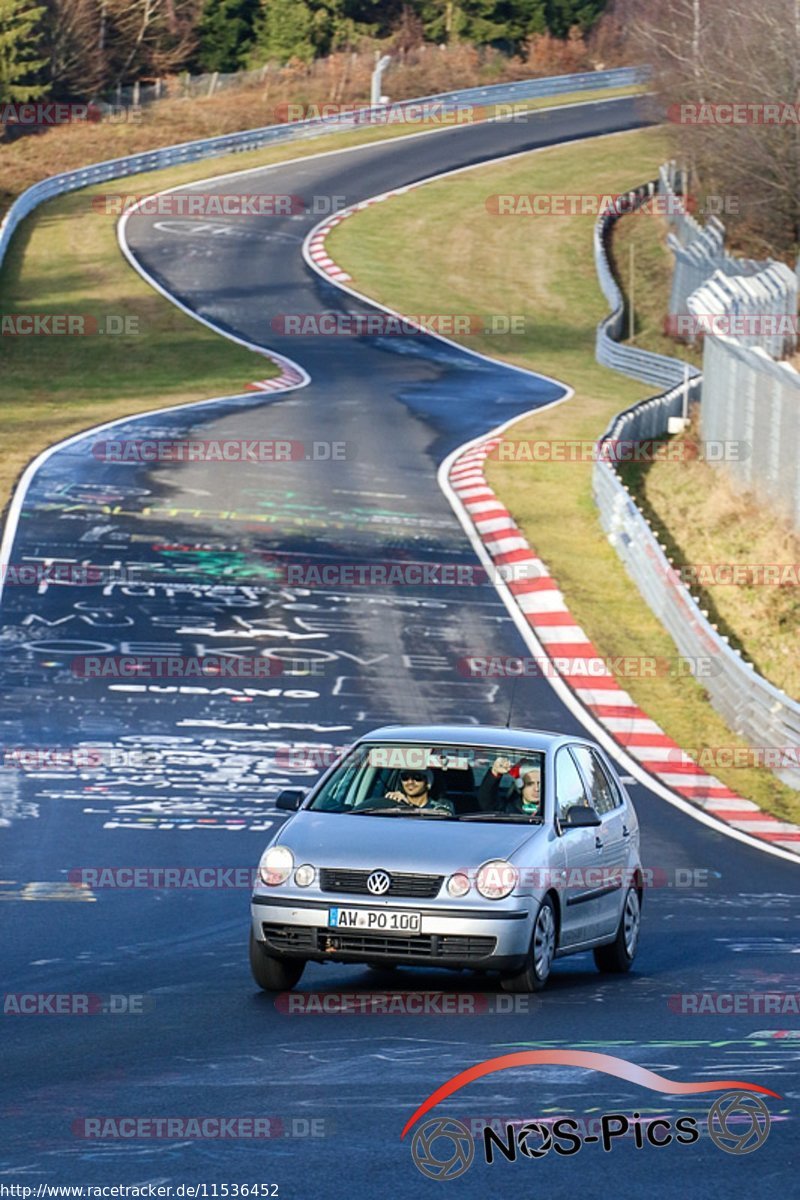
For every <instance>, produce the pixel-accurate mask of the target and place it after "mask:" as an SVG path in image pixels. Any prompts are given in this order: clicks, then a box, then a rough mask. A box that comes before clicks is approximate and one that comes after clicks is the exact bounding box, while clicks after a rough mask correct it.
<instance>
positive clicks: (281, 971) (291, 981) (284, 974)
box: [250, 929, 306, 992]
mask: <svg viewBox="0 0 800 1200" xmlns="http://www.w3.org/2000/svg"><path fill="white" fill-rule="evenodd" d="M305 967H306V963H305V959H303V958H275V956H274V955H273V954H270V953H268V951H267V950H266V949H265V948H264V946H263V945H262V943H261V942H259V941H258V940H257V939H256V938H255V937H254V935H253V931H252V929H251V930H250V970H251V971H252V972H253V979H255V981H256V983H257V984H258V986H259V987H260V988H263V989H264V991H265V992H286V991H288V990H289V989H290V988H293V987H294V985H295V984H296V983H297V982H298V981H299V979H300V976H301V975H302V974H303V971H304V970H305Z"/></svg>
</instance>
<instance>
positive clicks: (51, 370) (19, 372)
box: [0, 88, 637, 510]
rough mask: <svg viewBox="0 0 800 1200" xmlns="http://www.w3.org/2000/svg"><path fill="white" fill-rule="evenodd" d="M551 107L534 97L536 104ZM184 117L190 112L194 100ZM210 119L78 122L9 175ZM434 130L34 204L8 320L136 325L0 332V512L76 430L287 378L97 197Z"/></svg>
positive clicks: (347, 137) (381, 132)
mask: <svg viewBox="0 0 800 1200" xmlns="http://www.w3.org/2000/svg"><path fill="white" fill-rule="evenodd" d="M635 90H637V89H632V88H620V89H616V90H614V91H613V92H612V91H608V92H606V91H600V90H598V91H596V92H592V93H570V94H569V95H565V96H562V97H556V98H555V99H548V100H547V102H546V103H547V104H552V103H564V104H569V103H579V102H585V101H587V100H591V99H597V98H600V97H606V98H611V96H612V95H617V94H623V95H624V94H628V93H630V92H632V91H635ZM544 103H545V102H544V101H541V102H539V101H534V102H532V103H531V107H542V106H543V105H544ZM175 105H178V106H180V102H177V101H176V102H175ZM189 107H191V106H189ZM200 108H201V110H202V105H201V106H200ZM179 111H181V112H186V111H187V110H186V106H184V107H183V108H180V109H179ZM235 111H238V110H235ZM206 118H208V119H210V116H209V113H206V114H205V116H204V115H203V112H202V111H201V112H200V114H199V115H197V116H196V117H195V118H194V119H195V121H196V122H197V128H195V126H194V125H192V124H191V123H190V124H189V125H188V126H183V125H180V126H178V127H177V128H175V127H174V126H173V125H171V124H169V123H168V124H167V125H166V128H165V125H164V124H163V123H161V122H160V123H158V124H156V123H153V125H152V126H150V125H148V124H143V125H142V126H134V125H88V126H78V125H75V126H69V127H65V128H64V129H61V130H57V131H52V132H51V133H48V134H46V135H44V136H42V137H38V138H25V139H22V140H21V141H20V142H17V143H14V144H13V145H12V146H10V147H8V148H4V149H3V152H2V153H3V156H4V163H5V164H6V166H7V168H8V170H9V172H10V174H8V175H7V176H6V178H7V179H9V181H11V182H12V183H13V184H14V185H16V187H23V186H24V187H27V186H29V184H30V183H33V182H34V181H35V179H39V178H43V177H44V176H45V175H48V174H50V173H52V172H54V171H62V170H67V169H71V168H74V167H76V166H79V165H83V164H85V163H86V162H96V161H99V160H101V159H104V158H108V157H114V156H118V155H122V154H131V153H134V152H135V151H136V150H141V149H146V148H151V147H153V146H161V145H163V144H164V143H165V141H171V140H181V139H182V138H189V137H194V136H211V133H212V132H214V133H215V132H221V130H217V129H216V128H214V129H213V130H209V129H208V128H206V127H205V125H204V124H203V122H204V121H206ZM185 119H186V120H188V119H189V118H188V117H186V118H185ZM436 127H437V126H436V125H435V124H433V123H430V122H428V123H427V124H423V125H420V126H419V127H416V126H415V127H413V129H412V128H411V127H410V126H409V125H401V124H397V125H393V126H373V127H369V128H365V129H362V130H359V131H354V132H351V133H337V134H326V135H325V136H324V137H318V138H313V139H310V140H307V141H305V140H304V141H297V142H289V143H286V144H285V145H282V146H274V147H268V148H264V149H261V150H254V151H249V152H246V153H237V154H230V155H226V156H224V157H220V158H216V159H208V160H206V161H204V162H199V163H193V164H190V165H187V166H185V167H180V168H171V169H168V170H165V171H154V172H151V173H148V174H146V175H145V174H143V175H136V176H128V177H127V180H120V181H112V182H110V183H106V184H102V185H98V186H97V187H93V188H87V189H85V190H82V191H80V192H75V193H73V194H71V195H69V196H65V197H61V198H59V199H56V200H52V201H50V202H48V203H47V204H44V205H42V206H41V207H40V208H38V209H36V210H35V212H34V213H33V214H32V215H31V216H30V217H28V219H27V220H26V221H25V222H24V223H23V225H22V226H21V227H20V228H19V229H18V231H17V233H16V235H15V237H14V240H13V243H12V245H11V248H10V250H9V253H8V255H7V256H6V260H5V263H4V264H3V269H2V273H0V314H6V315H12V314H13V315H17V314H24V315H34V314H43V315H52V314H59V313H61V314H64V313H70V314H88V315H89V316H92V317H96V318H97V319H98V320H99V321H101V322H102V321H103V320H105V318H107V317H108V315H112V316H113V317H114V319H115V321H116V322H117V327H122V328H123V329H124V328H135V329H138V332H137V333H130V334H127V335H126V334H119V335H104V336H102V337H101V336H100V335H89V336H86V337H73V336H52V337H49V336H38V337H34V336H19V337H12V336H2V334H0V359H1V360H2V379H3V395H2V408H0V432H2V435H3V442H4V448H5V452H4V454H3V457H2V460H0V510H3V509H5V507H6V505H7V503H8V500H9V496H10V493H11V490H12V488H13V485H14V483H15V481H16V480H17V479H18V477H19V475H20V473H21V472H22V470H23V469H24V467H25V466H26V464H27V463H28V462H29V461H30V460H31V459H32V458H33V457H34V456H35V455H36V454H38V453H39V452H40V451H41V450H43V449H45V448H46V447H47V446H49V445H52V444H53V443H54V442H56V441H60V440H61V439H63V438H66V437H68V436H70V434H73V433H78V432H80V431H81V430H83V429H86V428H88V427H91V426H92V425H96V424H101V423H102V422H104V421H110V420H114V419H116V418H118V417H124V416H127V415H129V414H131V413H136V412H146V411H149V410H150V409H157V408H162V407H165V406H169V405H175V404H191V403H194V402H196V401H198V400H206V399H209V398H210V397H213V396H220V395H228V394H235V393H238V392H241V391H243V390H244V389H245V388H246V385H247V383H249V382H251V381H253V380H256V379H265V378H268V377H270V376H271V375H274V374H275V373H276V372H275V368H274V367H273V366H272V364H271V363H270V362H269V360H267V359H265V358H262V357H261V356H260V355H256V354H253V353H251V352H249V351H247V350H244V349H242V348H240V347H238V346H235V345H233V344H232V343H230V342H228V341H227V340H226V339H224V338H221V337H219V336H218V335H217V334H215V333H213V332H212V331H211V330H209V329H207V328H205V326H203V325H201V324H199V323H198V322H197V321H193V320H192V319H191V318H190V317H187V316H186V315H184V314H183V313H182V312H180V311H179V310H178V309H177V308H175V307H174V306H173V305H172V304H170V303H169V302H168V301H167V300H165V299H164V298H163V297H162V296H160V295H159V294H157V293H156V292H154V291H153V289H152V288H150V287H149V285H148V284H146V283H145V282H144V281H143V280H142V279H141V278H140V277H139V275H138V274H137V273H136V272H135V271H133V270H131V268H130V267H129V266H128V264H127V263H126V262H125V260H124V259H123V257H122V255H121V254H120V252H119V248H118V245H117V240H116V222H115V220H114V219H113V218H111V217H109V216H108V215H105V214H103V213H100V212H96V211H94V209H93V208H92V199H93V197H95V196H98V195H101V194H103V193H116V192H123V193H126V194H127V193H133V194H136V195H147V194H148V193H150V192H153V191H159V190H161V189H163V188H168V187H174V186H176V185H179V184H183V183H190V182H193V181H195V180H198V179H205V178H208V177H211V176H214V175H221V174H224V173H225V172H228V171H239V170H245V169H247V168H249V167H258V166H267V165H269V164H270V163H276V162H285V161H286V160H288V159H291V158H303V157H306V156H309V155H313V154H318V153H320V152H322V151H325V150H337V149H343V148H345V147H347V146H353V145H360V144H362V143H369V142H374V141H380V140H382V139H384V138H386V137H389V136H397V137H399V136H402V135H404V134H408V133H409V132H416V131H417V130H418V129H428V128H430V129H433V128H436ZM48 150H49V151H50V156H49V157H48V155H47V151H48ZM54 151H55V153H54ZM23 167H24V169H23ZM15 171H16V174H15ZM126 322H127V323H128V324H127V325H126ZM120 323H121V324H120ZM131 323H132V324H131ZM254 403H257V394H256V393H254Z"/></svg>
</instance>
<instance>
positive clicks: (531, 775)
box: [478, 756, 542, 817]
mask: <svg viewBox="0 0 800 1200" xmlns="http://www.w3.org/2000/svg"><path fill="white" fill-rule="evenodd" d="M510 771H512V767H511V760H510V759H509V758H504V757H503V756H499V757H498V758H496V759H495V760H494V762H493V763H492V765H491V767H490V768H489V770H488V771H487V772H486V774H485V775H484V777H483V779H482V781H481V786H480V788H479V789H478V804H479V805H480V807H481V809H482V810H483V811H484V812H502V813H519V814H520V815H521V816H526V817H539V816H541V815H542V794H541V793H542V772H541V769H540V767H539V765H538V763H526V762H522V763H519V764H518V766H517V767H516V768H515V769H514V770H513V774H514V775H515V776H516V778H515V779H514V783H515V789H514V791H513V792H512V793H511V795H510V796H503V797H501V796H500V795H499V791H500V784H501V783H502V781H503V778H504V776H506V775H508V773H509V772H510Z"/></svg>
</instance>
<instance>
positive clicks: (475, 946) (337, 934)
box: [317, 929, 497, 962]
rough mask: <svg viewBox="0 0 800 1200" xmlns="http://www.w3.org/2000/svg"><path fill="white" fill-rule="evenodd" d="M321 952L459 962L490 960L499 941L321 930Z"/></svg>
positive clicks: (444, 935)
mask: <svg viewBox="0 0 800 1200" xmlns="http://www.w3.org/2000/svg"><path fill="white" fill-rule="evenodd" d="M317 945H318V949H319V950H321V951H322V952H323V953H324V954H331V955H333V954H336V953H337V951H341V952H342V953H345V954H363V955H365V956H366V957H369V958H373V957H378V958H380V957H381V955H385V956H386V957H387V958H402V957H404V956H408V957H413V958H435V959H440V960H441V959H449V960H453V961H458V962H468V961H474V960H475V959H480V958H486V957H487V955H489V954H492V953H494V949H495V946H496V945H497V938H493V937H456V936H453V935H450V934H439V933H426V934H417V935H416V936H413V937H396V936H392V937H383V936H382V935H381V934H377V933H359V932H357V931H356V930H347V931H346V932H345V931H343V930H341V929H336V930H333V929H332V930H327V929H318V930H317Z"/></svg>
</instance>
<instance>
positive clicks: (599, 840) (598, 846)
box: [594, 834, 603, 850]
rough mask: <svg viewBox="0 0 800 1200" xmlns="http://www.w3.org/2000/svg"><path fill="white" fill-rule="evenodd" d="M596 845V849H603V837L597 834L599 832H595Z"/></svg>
mask: <svg viewBox="0 0 800 1200" xmlns="http://www.w3.org/2000/svg"><path fill="white" fill-rule="evenodd" d="M594 845H595V849H596V850H602V849H603V839H602V838H600V837H598V836H597V834H595V838H594Z"/></svg>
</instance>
